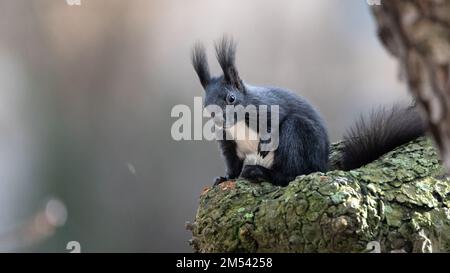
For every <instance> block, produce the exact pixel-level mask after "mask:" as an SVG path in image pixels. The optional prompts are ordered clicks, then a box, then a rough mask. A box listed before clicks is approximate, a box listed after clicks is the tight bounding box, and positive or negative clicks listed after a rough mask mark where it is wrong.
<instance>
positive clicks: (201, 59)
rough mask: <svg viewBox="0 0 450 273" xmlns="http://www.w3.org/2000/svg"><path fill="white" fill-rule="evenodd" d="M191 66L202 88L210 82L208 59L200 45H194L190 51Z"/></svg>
mask: <svg viewBox="0 0 450 273" xmlns="http://www.w3.org/2000/svg"><path fill="white" fill-rule="evenodd" d="M191 57H192V65H193V66H194V69H195V72H196V73H197V75H198V78H199V79H200V83H201V84H202V86H203V88H206V86H207V85H208V84H209V82H210V81H211V76H210V74H209V67H208V59H207V57H206V51H205V47H204V46H203V44H201V43H196V44H195V45H194V48H193V49H192V56H191Z"/></svg>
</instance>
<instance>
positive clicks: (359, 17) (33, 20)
mask: <svg viewBox="0 0 450 273" xmlns="http://www.w3.org/2000/svg"><path fill="white" fill-rule="evenodd" d="M71 1H72V0H71ZM69 2H70V1H69ZM80 3H81V5H79V6H78V5H73V6H71V5H68V3H67V2H66V0H36V1H29V0H0V251H3V252H4V251H26V252H68V250H66V245H67V243H68V242H70V241H77V242H79V243H80V245H81V251H82V252H99V251H102V252H119V251H120V252H122V251H124V252H184V251H186V252H189V251H191V249H190V247H189V245H188V242H187V241H188V239H189V238H190V234H189V232H188V231H186V230H185V229H184V223H185V221H186V220H192V219H193V218H194V216H195V213H196V208H197V201H198V197H199V194H200V192H201V190H202V188H203V187H204V186H207V185H211V184H212V180H213V177H215V176H218V175H222V174H224V163H223V161H222V159H221V157H220V154H219V152H218V150H217V145H216V143H214V142H209V141H206V140H205V141H179V142H177V141H174V140H173V139H172V138H171V134H170V129H171V125H172V123H173V122H174V121H175V120H176V119H175V118H171V117H170V112H171V109H172V107H173V106H175V105H177V104H186V105H188V106H192V105H193V97H194V96H200V95H202V93H203V91H202V88H201V86H200V84H199V82H198V79H197V76H196V75H195V73H194V71H193V69H192V67H191V64H190V49H191V46H192V45H193V44H194V43H195V41H198V40H200V41H203V42H205V44H206V46H207V48H208V54H209V57H210V66H211V68H212V70H213V72H215V73H219V72H220V70H219V68H218V65H217V62H216V61H215V59H214V52H213V43H212V41H213V40H216V39H218V38H220V37H221V36H222V34H224V33H228V34H230V35H233V36H234V37H235V39H236V40H237V42H238V53H237V65H238V69H239V71H240V75H241V77H242V78H243V79H244V80H245V81H246V82H248V83H251V84H255V85H265V84H266V85H272V86H281V87H285V88H288V89H291V90H293V91H295V92H297V93H298V94H300V95H302V96H304V97H306V98H307V99H309V100H310V101H311V102H312V103H313V104H314V105H316V107H317V108H318V109H319V110H320V111H321V112H322V114H323V116H324V118H325V120H326V122H327V124H328V128H329V132H330V135H331V138H332V140H338V139H339V138H340V136H341V135H342V134H343V132H344V131H345V128H346V127H348V126H349V125H350V124H351V123H352V121H353V120H354V119H355V118H356V117H358V115H359V114H360V113H364V112H368V111H369V110H370V108H371V107H375V106H379V105H389V104H392V103H394V102H397V101H405V102H407V101H408V100H409V98H408V95H407V92H406V89H405V86H404V85H403V84H401V83H400V82H399V81H398V78H397V67H396V62H395V60H394V59H393V58H391V57H390V56H389V55H388V54H387V53H386V52H385V50H384V49H383V48H382V46H381V44H380V43H379V42H378V39H377V37H376V34H375V25H374V22H373V20H372V17H371V14H370V10H369V6H368V5H367V3H366V1H364V0H353V1H339V0H281V1H280V0H277V1H275V0H246V1H240V0H190V1H181V0H178V1H177V0H129V1H123V0H81V1H80Z"/></svg>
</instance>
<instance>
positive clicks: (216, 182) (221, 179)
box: [214, 176, 229, 186]
mask: <svg viewBox="0 0 450 273" xmlns="http://www.w3.org/2000/svg"><path fill="white" fill-rule="evenodd" d="M228 180H229V179H228V177H226V176H218V177H216V178H214V186H216V185H219V184H220V183H222V182H225V181H228Z"/></svg>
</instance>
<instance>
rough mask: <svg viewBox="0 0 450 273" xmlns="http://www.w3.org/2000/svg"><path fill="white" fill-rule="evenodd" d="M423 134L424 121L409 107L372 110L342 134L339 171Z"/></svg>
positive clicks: (349, 168)
mask: <svg viewBox="0 0 450 273" xmlns="http://www.w3.org/2000/svg"><path fill="white" fill-rule="evenodd" d="M424 134H425V127H424V122H423V121H422V119H421V117H420V115H419V113H418V112H417V111H416V110H414V108H412V107H408V108H405V107H400V106H398V105H397V106H394V107H392V108H391V109H386V108H381V109H378V110H376V111H373V112H372V113H371V114H370V116H369V118H368V120H367V119H366V118H364V117H362V116H361V117H360V119H359V120H358V121H357V122H355V124H354V125H353V126H352V127H351V128H350V129H349V130H348V131H347V133H346V134H345V135H344V149H343V156H342V169H344V170H351V169H355V168H358V167H361V166H363V165H365V164H367V163H370V162H372V161H374V160H375V159H377V158H378V157H380V156H381V155H383V154H385V153H387V152H389V151H391V150H393V149H394V148H395V147H398V146H400V145H402V144H405V143H407V142H409V141H411V140H414V139H416V138H417V137H419V136H422V135H424Z"/></svg>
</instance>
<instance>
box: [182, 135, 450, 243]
mask: <svg viewBox="0 0 450 273" xmlns="http://www.w3.org/2000/svg"><path fill="white" fill-rule="evenodd" d="M339 147H340V145H339V144H335V145H334V146H333V152H332V153H331V161H332V162H333V165H334V166H339ZM442 174H443V170H442V167H441V165H440V164H439V162H438V159H437V154H436V151H435V149H434V148H433V146H432V145H431V143H430V141H429V140H427V139H424V138H420V139H418V140H416V141H413V142H411V143H409V144H407V145H404V146H402V147H399V148H397V149H396V150H394V151H392V152H390V153H388V154H386V155H384V156H383V157H381V158H380V159H378V160H377V161H375V162H373V163H371V164H368V165H367V166H364V167H362V168H359V169H356V170H352V171H349V172H344V171H340V170H333V171H330V172H328V173H326V174H323V173H314V174H310V175H306V176H299V177H297V178H296V179H295V181H293V182H291V183H290V184H289V186H287V187H277V186H273V185H271V184H269V183H266V182H264V183H259V184H255V183H250V182H248V181H245V180H238V181H236V182H231V181H230V182H225V183H223V184H221V185H219V186H216V187H211V188H207V189H205V191H204V192H203V193H202V195H201V197H200V204H199V208H198V211H197V215H196V218H195V221H194V222H193V223H192V224H189V225H188V227H189V229H191V230H192V233H193V239H192V240H191V242H192V246H193V248H194V250H195V251H198V252H363V251H367V245H368V243H369V242H370V244H369V245H371V244H372V245H373V244H375V245H379V246H380V248H381V249H380V250H381V251H382V252H391V251H396V252H402V251H406V252H431V251H433V252H444V251H445V252H448V251H450V210H449V207H450V180H449V178H448V177H446V176H443V175H442Z"/></svg>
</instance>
